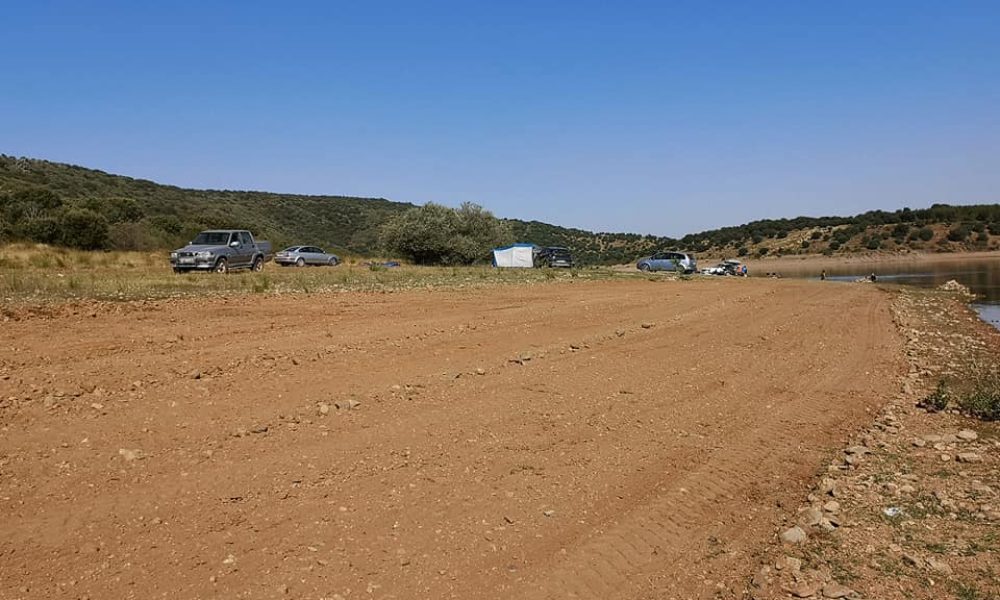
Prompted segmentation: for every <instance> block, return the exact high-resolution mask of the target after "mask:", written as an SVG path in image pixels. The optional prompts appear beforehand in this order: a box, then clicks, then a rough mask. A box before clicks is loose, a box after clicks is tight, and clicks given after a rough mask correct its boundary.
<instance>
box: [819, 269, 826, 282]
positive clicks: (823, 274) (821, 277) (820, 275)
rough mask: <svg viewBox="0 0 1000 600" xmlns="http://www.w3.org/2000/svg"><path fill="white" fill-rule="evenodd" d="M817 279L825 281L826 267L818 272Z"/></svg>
mask: <svg viewBox="0 0 1000 600" xmlns="http://www.w3.org/2000/svg"><path fill="white" fill-rule="evenodd" d="M819 280H820V281H826V269H823V270H822V271H820V272H819Z"/></svg>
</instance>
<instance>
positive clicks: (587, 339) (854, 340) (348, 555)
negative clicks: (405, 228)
mask: <svg viewBox="0 0 1000 600" xmlns="http://www.w3.org/2000/svg"><path fill="white" fill-rule="evenodd" d="M0 327H2V329H0V333H2V339H0V378H2V379H0V402H2V403H0V426H2V429H0V597H2V598H41V597H47V598H82V597H90V598H126V597H128V598H153V597H169V598H208V597H247V598H269V597H295V598H337V597H338V595H339V596H340V597H343V598H345V599H350V598H463V599H467V598H566V597H580V598H654V597H655V598H688V597H694V598H711V597H718V596H721V597H740V596H742V594H743V592H744V590H745V589H746V585H747V581H748V580H749V576H750V575H751V574H752V573H753V571H754V569H755V567H756V565H757V564H758V563H757V560H756V558H757V557H758V556H759V553H760V551H761V548H762V547H763V546H764V545H766V544H768V543H770V542H772V541H773V539H774V532H775V528H776V526H777V524H778V523H779V521H780V519H781V518H782V516H783V515H784V514H785V513H786V512H787V507H789V506H794V505H795V503H796V502H797V501H798V500H799V499H801V498H802V497H803V496H804V495H805V494H806V493H807V492H808V489H809V484H810V481H811V480H813V478H814V477H815V476H816V473H817V471H818V469H820V468H821V467H822V466H823V465H825V464H826V461H827V459H828V457H829V455H830V453H831V452H833V451H835V450H834V449H835V448H837V447H839V445H840V443H841V440H843V439H844V438H845V437H846V436H847V435H848V433H849V432H851V431H854V430H855V429H856V428H857V427H859V426H860V425H861V424H863V423H866V422H867V421H869V420H870V416H868V417H866V414H867V412H868V411H870V410H872V409H873V408H874V407H876V406H878V405H880V404H881V403H882V402H883V400H884V399H885V398H886V397H888V396H890V395H891V394H893V393H894V392H897V391H898V389H899V385H900V384H899V379H898V376H899V375H900V374H901V373H902V372H904V371H905V368H906V367H905V364H904V362H903V361H902V359H901V350H900V348H901V344H900V341H899V339H898V336H897V334H896V332H895V330H894V328H893V325H892V320H891V316H890V314H889V309H888V299H887V298H886V296H885V295H884V294H883V293H881V292H879V291H878V290H876V289H873V288H871V287H868V286H851V285H822V284H820V283H818V282H790V281H766V280H747V281H721V280H720V281H692V282H681V281H655V282H654V281H631V282H614V281H610V282H585V283H561V284H551V285H541V286H531V287H509V288H501V289H493V290H479V291H473V292H470V291H464V292H463V291H450V292H449V291H426V292H424V291H422V292H407V293H397V294H381V295H379V294H367V295H366V294H331V295H314V296H301V297H277V298H276V297H269V298H245V299H238V300H237V299H234V300H228V301H226V300H213V301H207V300H206V301H183V302H170V303H161V304H156V305H147V306H144V307H133V308H131V309H128V310H124V311H122V310H119V311H117V312H115V311H110V312H109V311H96V312H94V313H90V312H89V311H86V310H84V311H79V313H78V314H77V315H75V316H74V315H69V316H63V317H57V318H34V319H27V320H24V321H18V322H10V323H5V324H3V325H0ZM338 406H339V408H338ZM782 507H785V508H784V509H783V508H782Z"/></svg>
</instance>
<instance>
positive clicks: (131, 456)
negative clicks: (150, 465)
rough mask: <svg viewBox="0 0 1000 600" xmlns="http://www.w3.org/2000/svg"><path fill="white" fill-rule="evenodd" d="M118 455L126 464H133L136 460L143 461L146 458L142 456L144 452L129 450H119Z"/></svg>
mask: <svg viewBox="0 0 1000 600" xmlns="http://www.w3.org/2000/svg"><path fill="white" fill-rule="evenodd" d="M118 454H120V455H121V457H122V458H124V459H125V462H132V461H134V460H142V459H143V458H145V456H143V455H142V450H129V449H128V448H119V449H118Z"/></svg>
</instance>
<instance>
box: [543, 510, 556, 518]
mask: <svg viewBox="0 0 1000 600" xmlns="http://www.w3.org/2000/svg"><path fill="white" fill-rule="evenodd" d="M542 514H543V515H545V516H546V517H551V516H553V515H555V514H556V511H554V510H551V509H549V510H545V511H542Z"/></svg>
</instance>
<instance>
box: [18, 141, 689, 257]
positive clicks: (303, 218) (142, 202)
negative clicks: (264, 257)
mask: <svg viewBox="0 0 1000 600" xmlns="http://www.w3.org/2000/svg"><path fill="white" fill-rule="evenodd" d="M28 192H31V193H34V194H36V195H37V194H38V193H41V192H45V193H47V194H49V195H50V196H46V197H44V198H43V197H41V196H39V197H38V198H37V199H36V200H32V201H28V202H20V203H14V202H12V197H13V195H15V194H20V195H19V198H21V197H24V194H26V193H28ZM52 196H54V197H52ZM5 197H6V198H7V200H6V201H5V200H4V198H5ZM14 204H19V205H24V206H27V208H26V209H25V208H24V206H16V207H15V206H13V205H14ZM5 206H6V208H7V210H3V209H4V207H5ZM413 206H414V205H413V204H409V203H406V202H392V201H390V200H386V199H384V198H355V197H349V196H305V195H296V194H276V193H269V192H244V191H230V190H192V189H184V188H179V187H175V186H170V185H162V184H159V183H154V182H152V181H147V180H144V179H133V178H131V177H125V176H122V175H111V174H108V173H105V172H103V171H97V170H94V169H87V168H84V167H78V166H73V165H67V164H61V163H54V162H49V161H45V160H36V159H28V158H15V157H11V156H5V155H0V241H11V240H19V239H31V240H35V241H53V242H56V241H57V240H55V239H52V240H49V239H47V238H46V236H54V235H55V233H54V231H53V230H54V228H55V227H57V226H62V224H61V223H60V222H58V221H57V218H62V215H64V214H65V212H66V211H73V212H74V214H75V215H77V216H78V217H79V216H80V215H81V214H83V215H85V216H86V217H87V218H90V219H93V218H94V216H95V214H96V215H98V216H99V217H100V218H101V219H103V221H104V222H106V224H107V227H108V231H109V235H108V236H107V240H106V241H105V242H104V243H103V244H101V243H94V244H89V245H92V246H96V247H105V246H107V247H114V248H122V249H161V248H170V247H175V246H177V245H178V244H181V243H183V242H184V241H186V240H188V239H190V238H191V237H193V234H194V233H196V232H198V231H200V230H202V229H210V228H240V229H250V230H251V231H253V232H254V233H255V234H257V235H259V236H260V237H261V238H267V239H269V240H271V241H272V242H273V244H274V245H275V246H282V245H286V244H293V243H308V244H315V245H318V246H324V247H327V248H330V249H331V250H334V251H338V252H341V253H348V254H357V255H362V256H366V255H374V254H377V253H378V245H377V235H378V227H379V225H380V224H381V223H383V222H384V221H385V220H386V219H387V218H389V217H390V216H392V215H394V214H396V213H398V212H400V211H404V210H407V209H409V208H413ZM57 213H58V215H59V216H58V217H57V216H55V215H56V214H57ZM80 219H83V217H80ZM508 222H509V223H510V225H511V229H512V230H513V232H514V236H515V239H517V240H519V241H525V242H533V243H536V244H539V245H551V246H566V247H568V248H572V249H573V251H574V253H575V255H576V257H577V259H578V261H580V262H582V263H587V264H596V263H605V264H607V263H617V262H627V261H631V260H632V259H634V258H635V257H637V256H640V255H643V254H647V253H649V252H652V251H653V250H655V249H656V248H658V247H661V246H664V245H672V244H676V243H677V242H676V240H672V239H670V238H661V237H655V236H642V235H637V234H628V233H592V232H589V231H583V230H580V229H568V228H565V227H559V226H556V225H549V224H547V223H540V222H538V221H527V222H526V221H520V220H516V219H511V220H508ZM81 226H83V225H81ZM86 241H93V242H98V241H99V240H86ZM82 245H84V246H87V245H88V244H82Z"/></svg>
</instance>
